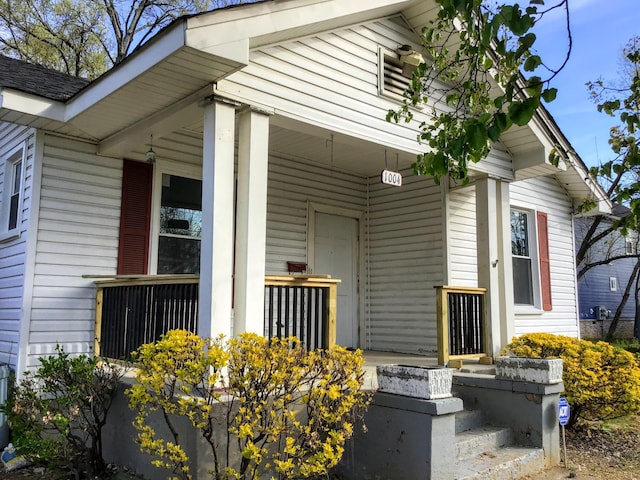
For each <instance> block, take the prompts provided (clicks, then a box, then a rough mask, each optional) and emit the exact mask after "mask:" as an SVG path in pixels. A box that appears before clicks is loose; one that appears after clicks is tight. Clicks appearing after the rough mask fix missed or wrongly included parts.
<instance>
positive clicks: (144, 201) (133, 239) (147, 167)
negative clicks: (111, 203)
mask: <svg viewBox="0 0 640 480" xmlns="http://www.w3.org/2000/svg"><path fill="white" fill-rule="evenodd" d="M152 177H153V165H151V164H149V163H142V162H134V161H131V160H125V161H124V164H123V167H122V205H121V208H120V240H119V242H118V274H119V275H127V274H129V275H131V274H141V275H144V274H146V273H148V267H149V224H150V218H151V189H152Z"/></svg>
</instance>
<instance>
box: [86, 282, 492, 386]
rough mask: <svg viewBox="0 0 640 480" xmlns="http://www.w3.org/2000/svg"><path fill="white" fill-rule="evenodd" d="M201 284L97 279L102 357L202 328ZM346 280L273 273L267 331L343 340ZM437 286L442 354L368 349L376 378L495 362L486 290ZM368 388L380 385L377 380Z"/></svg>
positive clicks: (309, 339)
mask: <svg viewBox="0 0 640 480" xmlns="http://www.w3.org/2000/svg"><path fill="white" fill-rule="evenodd" d="M199 282H200V279H199V276H198V275H122V276H116V277H111V278H99V279H96V280H95V285H96V318H95V343H94V352H95V353H96V355H101V356H103V357H106V358H112V359H128V358H130V355H131V352H133V351H134V350H135V349H137V348H138V347H139V346H140V345H142V344H144V343H149V342H153V341H156V340H158V339H159V338H160V337H161V336H162V335H163V334H165V333H166V332H167V331H169V330H172V329H185V330H189V331H191V332H193V333H200V332H201V329H200V326H199V321H200V320H199V315H200V314H199V308H198V307H199ZM340 283H341V281H340V280H339V279H335V278H331V276H330V275H303V274H300V275H267V276H265V278H264V299H263V300H264V316H263V329H262V332H261V334H262V335H264V336H265V337H268V338H275V337H288V336H295V337H298V338H299V339H300V340H301V342H302V343H303V345H304V346H305V347H306V348H307V349H309V350H313V349H328V348H331V347H332V346H334V345H336V343H337V341H336V331H337V325H338V323H339V314H340V312H339V311H338V308H337V304H338V288H339V284H340ZM436 292H437V293H436V295H437V302H436V305H437V311H436V317H437V319H438V320H437V335H438V352H437V355H413V354H407V353H404V354H403V353H394V352H383V351H375V350H365V353H364V356H365V370H366V371H367V378H368V380H367V381H368V382H375V368H376V366H377V365H383V364H393V363H398V364H408V365H420V366H430V365H449V366H457V367H460V366H462V363H461V362H462V360H463V359H473V360H474V361H478V362H479V363H490V360H491V354H490V351H491V350H490V348H489V343H488V341H487V326H486V320H487V315H486V309H485V293H486V291H485V290H484V289H480V288H470V287H450V286H446V287H445V286H441V287H436ZM232 334H233V332H232V331H231V325H229V335H230V336H231V335H232ZM487 360H488V362H487ZM367 387H369V388H372V389H374V390H375V388H376V385H375V384H374V383H371V384H368V385H367Z"/></svg>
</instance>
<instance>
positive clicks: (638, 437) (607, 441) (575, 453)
mask: <svg viewBox="0 0 640 480" xmlns="http://www.w3.org/2000/svg"><path fill="white" fill-rule="evenodd" d="M566 438H567V467H566V468H565V467H564V464H562V465H561V466H558V467H553V468H550V469H548V470H545V471H543V472H540V473H538V474H536V475H532V476H530V477H527V478H528V480H560V479H564V478H577V479H600V480H640V416H633V417H627V418H625V419H624V420H621V421H617V422H608V423H607V424H606V425H586V426H583V427H582V428H578V429H576V430H575V431H569V430H567V432H566ZM68 478H70V477H69V476H68V475H66V476H65V475H62V474H55V473H53V472H51V471H49V470H46V469H44V468H39V467H27V468H23V469H21V470H17V471H14V472H3V471H0V479H2V480H67V479H68ZM105 478H107V477H105ZM108 478H110V479H111V480H131V479H132V478H134V477H132V476H130V475H128V474H127V472H125V471H118V470H117V469H113V471H112V475H111V476H109V477H108Z"/></svg>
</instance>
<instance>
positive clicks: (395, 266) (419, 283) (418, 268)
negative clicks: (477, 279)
mask: <svg viewBox="0 0 640 480" xmlns="http://www.w3.org/2000/svg"><path fill="white" fill-rule="evenodd" d="M403 182H404V184H403V185H402V187H401V188H395V187H390V186H387V185H382V184H380V183H379V182H378V181H376V179H373V181H372V184H371V187H370V190H371V191H370V214H369V218H370V221H369V225H368V226H367V230H368V232H369V238H368V245H369V246H370V250H369V256H368V258H367V260H368V272H367V275H368V278H369V281H370V286H369V290H368V291H367V302H368V305H367V315H368V318H367V322H366V324H367V327H368V328H367V331H366V338H365V341H366V343H365V347H366V348H367V349H372V350H386V351H396V352H407V353H415V354H433V353H434V352H435V351H436V319H435V314H436V305H435V290H434V287H435V286H438V285H442V282H443V272H444V263H443V256H444V255H443V228H442V225H443V218H442V210H443V209H442V196H441V191H440V187H438V186H436V185H435V184H434V183H433V180H431V179H425V178H424V177H415V176H411V175H410V174H407V175H406V176H405V178H404V179H403Z"/></svg>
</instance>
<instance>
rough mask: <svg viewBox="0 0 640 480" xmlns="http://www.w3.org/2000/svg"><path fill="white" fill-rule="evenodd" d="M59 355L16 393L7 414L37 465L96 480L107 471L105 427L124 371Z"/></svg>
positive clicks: (19, 443) (45, 360)
mask: <svg viewBox="0 0 640 480" xmlns="http://www.w3.org/2000/svg"><path fill="white" fill-rule="evenodd" d="M56 350H57V354H56V355H52V356H50V357H41V358H40V367H39V368H38V369H37V370H36V371H35V372H32V371H28V372H25V374H24V378H23V379H22V380H21V381H19V382H18V383H16V385H14V386H13V387H12V388H11V390H10V393H9V399H8V401H7V405H6V413H7V417H8V421H9V425H10V427H11V430H12V439H13V444H14V445H15V447H16V450H17V451H18V453H20V454H21V455H24V456H25V457H26V458H28V459H29V460H31V461H33V462H35V463H41V464H47V465H49V466H53V467H56V468H59V469H63V470H68V471H70V472H72V473H73V474H74V476H75V478H80V477H82V476H84V475H89V476H91V477H93V476H95V475H99V474H100V473H102V472H103V471H104V469H105V462H104V460H103V457H102V427H103V426H104V425H105V423H106V421H107V413H108V411H109V408H110V407H111V402H112V400H113V397H114V395H115V393H116V388H117V384H118V381H119V380H120V378H121V377H122V369H120V368H117V367H113V366H111V365H108V364H106V363H104V362H101V361H100V360H99V359H97V358H95V357H89V356H86V355H80V356H75V357H71V356H69V355H68V354H67V353H65V352H64V350H63V349H62V347H60V346H58V347H56Z"/></svg>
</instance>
